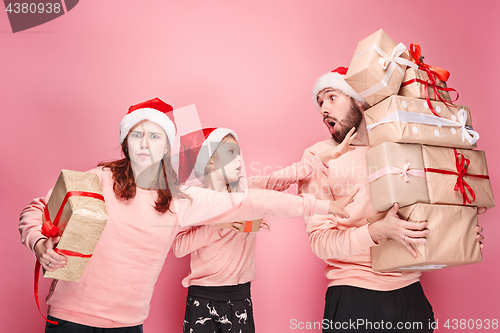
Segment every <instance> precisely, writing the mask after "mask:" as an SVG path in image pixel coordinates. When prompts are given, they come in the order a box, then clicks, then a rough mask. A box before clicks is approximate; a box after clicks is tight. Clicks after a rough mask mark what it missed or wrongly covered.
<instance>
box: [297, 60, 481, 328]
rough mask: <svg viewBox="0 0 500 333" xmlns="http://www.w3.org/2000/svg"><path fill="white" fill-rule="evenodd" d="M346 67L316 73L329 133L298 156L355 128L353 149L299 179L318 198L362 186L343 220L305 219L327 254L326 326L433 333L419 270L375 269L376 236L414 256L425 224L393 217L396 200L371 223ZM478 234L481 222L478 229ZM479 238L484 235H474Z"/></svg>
mask: <svg viewBox="0 0 500 333" xmlns="http://www.w3.org/2000/svg"><path fill="white" fill-rule="evenodd" d="M346 71H347V68H338V69H336V70H335V71H333V72H330V73H326V74H324V75H323V76H321V77H320V78H319V79H318V80H317V81H316V84H315V86H314V89H313V101H314V103H315V105H316V106H317V107H318V109H319V111H320V113H321V115H322V116H323V122H324V124H325V125H326V126H327V128H328V130H329V131H330V134H331V138H329V139H327V140H324V141H321V142H318V143H316V144H315V145H313V146H311V147H310V148H308V149H306V151H305V152H304V156H303V158H309V157H311V156H314V155H317V154H320V153H321V152H323V151H325V150H326V149H329V148H331V147H334V146H336V145H338V143H340V142H342V140H343V139H344V137H345V135H346V134H347V133H348V132H349V130H350V129H351V128H352V127H354V128H356V133H357V136H356V138H355V139H354V140H353V141H352V143H351V145H352V146H355V148H356V149H355V150H351V151H348V152H347V153H345V154H344V155H343V156H341V157H340V158H338V159H336V160H332V161H331V162H329V163H328V168H327V170H326V171H324V172H320V173H317V174H315V175H313V176H312V177H311V178H308V179H306V180H303V181H301V182H300V183H299V192H300V193H302V192H306V193H310V194H313V195H315V196H316V197H317V198H318V199H335V200H338V199H342V198H344V197H345V196H347V195H349V193H351V192H352V191H353V190H355V189H359V192H358V194H357V195H356V197H355V198H354V202H353V203H352V204H351V205H350V206H349V207H348V209H347V211H348V213H349V215H350V217H349V218H347V219H339V218H336V217H335V216H333V215H328V216H319V215H314V216H313V217H309V218H306V219H305V222H306V228H307V233H308V235H309V240H310V243H311V247H312V250H313V252H314V253H315V254H316V255H317V256H318V257H320V258H321V259H323V260H325V262H326V263H327V267H326V269H325V275H326V277H327V278H328V279H329V283H328V287H329V288H328V291H327V294H326V303H325V312H324V320H323V322H322V324H323V332H334V331H335V332H336V331H341V332H348V331H351V330H352V331H356V332H360V331H362V332H371V331H372V330H373V331H374V332H375V331H376V332H381V331H385V330H395V331H399V329H402V330H403V331H408V332H414V331H417V332H432V331H433V330H432V326H433V325H432V323H433V322H434V314H433V311H432V307H431V305H430V304H429V302H428V301H427V298H426V297H425V294H424V292H423V290H422V286H421V285H420V282H419V277H420V273H419V272H403V273H398V272H391V273H381V272H375V271H374V270H373V269H372V267H371V258H370V247H372V246H376V245H377V244H378V242H379V241H380V240H381V239H384V238H391V239H393V240H395V241H399V242H400V243H402V244H403V245H404V246H405V247H406V248H407V249H408V251H410V252H411V253H412V254H413V255H414V256H416V252H415V250H414V249H413V248H412V246H411V244H422V243H425V241H426V239H425V237H426V236H427V234H428V230H426V226H427V223H426V222H419V223H413V222H406V221H404V220H401V219H399V217H398V215H397V211H398V208H399V206H398V204H397V203H396V204H395V205H394V206H393V207H392V208H391V209H390V210H389V211H388V212H387V215H385V217H384V218H383V219H380V220H377V221H376V222H374V223H371V224H369V223H368V221H367V218H368V217H370V216H373V215H375V214H376V212H374V211H372V205H371V195H370V189H369V184H368V173H367V165H366V159H365V152H366V151H367V150H368V149H369V142H368V132H367V130H366V124H365V119H364V113H363V112H364V111H365V110H366V109H367V108H368V107H369V106H368V104H367V103H366V102H365V101H364V100H363V99H362V98H361V97H360V96H359V95H358V94H357V93H356V92H355V91H354V90H353V89H352V88H351V87H350V86H349V85H348V84H347V83H346V81H345V80H344V76H345V73H346ZM476 230H477V231H478V232H481V230H482V228H480V227H478V228H477V229H476ZM478 239H479V240H482V239H483V238H482V236H481V235H480V234H478Z"/></svg>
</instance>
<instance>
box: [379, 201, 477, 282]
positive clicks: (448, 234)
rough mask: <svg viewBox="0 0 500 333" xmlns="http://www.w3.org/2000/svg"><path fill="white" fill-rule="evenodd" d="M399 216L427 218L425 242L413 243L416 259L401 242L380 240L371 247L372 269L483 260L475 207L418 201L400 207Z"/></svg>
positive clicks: (430, 267)
mask: <svg viewBox="0 0 500 333" xmlns="http://www.w3.org/2000/svg"><path fill="white" fill-rule="evenodd" d="M398 215H399V216H400V218H401V219H403V220H407V221H410V222H418V221H427V223H428V225H427V229H428V230H429V234H428V235H427V241H426V242H425V243H424V244H412V246H413V248H414V249H415V251H416V252H417V257H416V258H415V257H413V255H411V253H410V252H409V251H408V250H407V249H406V248H405V247H404V245H403V244H401V243H400V242H398V241H395V240H392V239H384V240H381V241H380V244H379V245H378V246H373V247H372V248H371V258H372V268H373V269H374V270H375V271H385V272H390V271H431V270H436V269H442V268H448V267H454V266H461V265H468V264H472V263H477V262H481V261H482V256H481V249H480V247H479V245H480V244H479V240H477V239H476V235H477V233H476V231H475V227H476V225H477V211H476V208H475V207H465V206H451V205H430V204H421V203H418V204H414V205H411V206H407V207H404V208H401V209H399V211H398Z"/></svg>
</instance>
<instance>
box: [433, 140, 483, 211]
mask: <svg viewBox="0 0 500 333" xmlns="http://www.w3.org/2000/svg"><path fill="white" fill-rule="evenodd" d="M453 151H454V152H455V166H456V168H457V172H454V171H448V170H441V169H433V168H425V169H424V170H425V172H435V173H440V174H444V175H456V176H457V182H456V183H455V188H454V190H455V191H460V193H462V198H463V203H462V204H463V205H466V204H467V203H469V204H471V203H473V202H474V201H475V200H476V194H475V193H474V190H473V189H472V187H470V185H469V184H467V182H466V181H465V179H464V177H465V176H468V177H476V178H481V179H490V177H489V176H485V175H471V174H468V173H467V169H468V168H469V165H470V160H469V159H467V158H465V156H464V155H463V154H461V153H459V152H457V150H456V149H453ZM467 191H468V192H469V194H470V196H471V198H472V200H471V199H469V195H467Z"/></svg>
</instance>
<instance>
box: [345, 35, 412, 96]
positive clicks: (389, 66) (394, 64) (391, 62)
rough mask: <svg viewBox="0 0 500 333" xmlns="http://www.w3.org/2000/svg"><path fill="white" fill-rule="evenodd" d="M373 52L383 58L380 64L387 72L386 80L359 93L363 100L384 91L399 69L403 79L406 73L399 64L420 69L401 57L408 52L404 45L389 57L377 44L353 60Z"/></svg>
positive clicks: (401, 44)
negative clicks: (395, 71)
mask: <svg viewBox="0 0 500 333" xmlns="http://www.w3.org/2000/svg"><path fill="white" fill-rule="evenodd" d="M371 50H374V51H375V52H377V53H378V54H379V55H380V57H381V58H380V59H379V60H378V63H379V64H380V66H381V67H382V68H383V69H384V70H385V75H384V78H383V79H382V81H380V82H379V83H377V84H375V85H373V86H372V87H370V88H368V89H366V90H364V91H361V92H358V93H359V95H360V96H361V97H362V98H366V97H368V96H370V95H373V94H375V93H376V92H377V91H379V90H382V89H384V88H385V87H387V85H388V84H389V81H390V80H391V77H392V74H393V73H394V70H396V69H397V70H398V72H399V74H401V77H403V76H404V72H403V70H402V69H401V67H400V66H399V65H398V64H401V65H406V66H409V67H411V68H414V69H418V65H417V64H415V63H413V62H411V61H409V60H406V59H404V58H401V57H400V55H401V54H403V52H404V51H405V50H406V46H405V45H404V44H403V43H399V44H398V45H397V46H396V47H395V48H394V50H393V51H392V54H391V56H390V57H389V56H388V55H387V53H385V52H384V50H382V49H381V48H380V46H378V45H377V44H373V45H372V46H370V47H368V48H366V49H364V50H363V51H361V52H360V53H358V54H356V55H355V56H354V57H353V58H352V60H354V59H356V58H358V57H361V56H362V55H363V54H365V53H367V52H368V51H371Z"/></svg>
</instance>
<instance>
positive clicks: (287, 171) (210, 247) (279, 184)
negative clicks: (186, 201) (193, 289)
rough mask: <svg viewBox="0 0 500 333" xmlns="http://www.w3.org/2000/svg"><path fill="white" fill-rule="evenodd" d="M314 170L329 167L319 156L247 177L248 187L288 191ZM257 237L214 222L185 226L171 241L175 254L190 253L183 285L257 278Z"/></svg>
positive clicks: (210, 284) (178, 255)
mask: <svg viewBox="0 0 500 333" xmlns="http://www.w3.org/2000/svg"><path fill="white" fill-rule="evenodd" d="M314 170H319V171H323V170H326V168H325V167H324V165H323V163H322V162H321V160H320V159H319V157H318V156H316V157H314V158H310V159H307V160H303V161H301V162H299V163H294V164H292V165H291V166H289V167H287V168H284V169H282V170H278V171H276V172H273V173H272V174H270V175H268V176H258V177H252V178H250V179H248V187H249V188H263V189H272V190H278V191H285V190H286V189H287V188H288V187H289V186H290V185H291V184H293V183H295V182H297V181H298V180H299V179H302V178H306V177H309V176H310V175H311V174H312V173H313V171H314ZM256 236H257V233H255V232H251V233H235V232H234V231H231V230H229V229H223V230H217V227H216V226H215V225H203V226H195V227H189V228H185V229H184V230H182V231H181V232H179V234H177V236H176V237H175V239H174V243H173V244H172V250H173V252H174V255H175V256H176V257H183V256H185V255H188V254H190V253H191V262H190V265H191V271H190V272H189V275H188V276H187V277H185V278H184V279H183V280H182V285H183V286H184V287H189V286H192V285H196V286H229V285H237V284H242V283H246V282H249V281H252V280H253V279H254V278H255V258H254V251H255V239H256Z"/></svg>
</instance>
